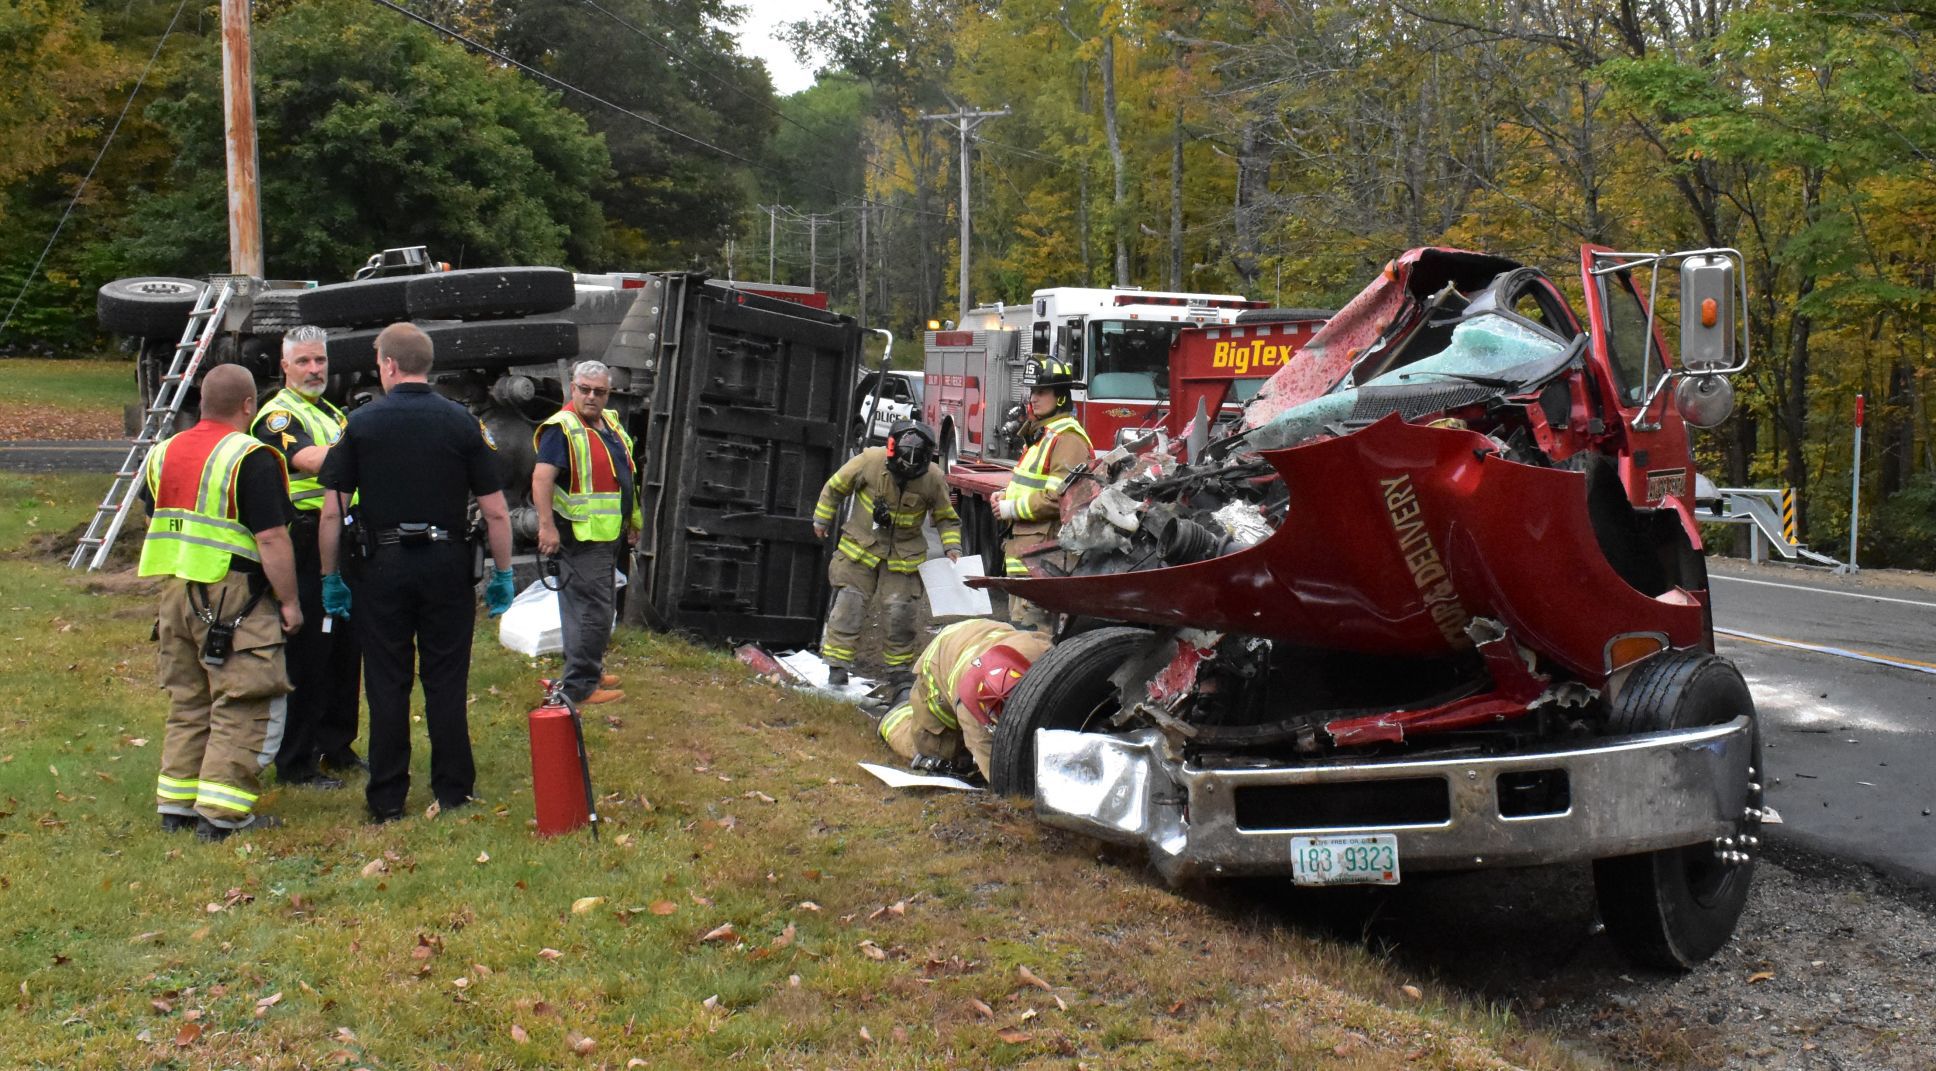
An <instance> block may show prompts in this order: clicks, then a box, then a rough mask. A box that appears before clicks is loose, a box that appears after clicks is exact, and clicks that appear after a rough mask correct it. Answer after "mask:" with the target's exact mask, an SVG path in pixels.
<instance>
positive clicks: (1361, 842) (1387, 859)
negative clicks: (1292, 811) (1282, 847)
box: [1291, 833, 1398, 885]
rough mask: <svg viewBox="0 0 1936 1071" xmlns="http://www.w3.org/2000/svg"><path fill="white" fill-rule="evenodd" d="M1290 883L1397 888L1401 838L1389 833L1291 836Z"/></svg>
mask: <svg viewBox="0 0 1936 1071" xmlns="http://www.w3.org/2000/svg"><path fill="white" fill-rule="evenodd" d="M1291 880H1292V881H1293V882H1295V883H1296V884H1298V885H1396V884H1398V838H1397V837H1396V836H1393V835H1392V834H1390V833H1338V834H1332V835H1330V836H1323V837H1292V838H1291Z"/></svg>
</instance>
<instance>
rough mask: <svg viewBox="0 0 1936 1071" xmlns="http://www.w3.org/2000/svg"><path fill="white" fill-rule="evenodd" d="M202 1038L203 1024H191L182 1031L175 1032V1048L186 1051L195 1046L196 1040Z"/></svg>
mask: <svg viewBox="0 0 1936 1071" xmlns="http://www.w3.org/2000/svg"><path fill="white" fill-rule="evenodd" d="M201 1036H202V1024H200V1023H189V1024H187V1025H185V1026H183V1027H182V1028H181V1029H180V1030H177V1031H175V1047H176V1048H181V1049H185V1048H187V1047H189V1046H190V1045H193V1044H195V1039H196V1038H198V1037H201Z"/></svg>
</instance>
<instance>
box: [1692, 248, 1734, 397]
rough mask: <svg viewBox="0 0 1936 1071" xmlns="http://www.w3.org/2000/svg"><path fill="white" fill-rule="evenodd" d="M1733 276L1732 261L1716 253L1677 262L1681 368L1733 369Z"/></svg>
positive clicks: (1694, 370) (1693, 370) (1696, 370)
mask: <svg viewBox="0 0 1936 1071" xmlns="http://www.w3.org/2000/svg"><path fill="white" fill-rule="evenodd" d="M1734 273H1735V267H1734V261H1733V260H1732V259H1730V258H1728V257H1725V256H1720V255H1717V254H1712V253H1708V254H1701V255H1698V256H1690V257H1688V258H1687V259H1686V260H1683V261H1681V367H1683V368H1685V369H1687V370H1688V371H1690V372H1698V371H1699V370H1700V369H1702V368H1732V367H1733V366H1734V363H1735V361H1734V347H1735V338H1736V334H1737V332H1736V330H1735V312H1736V310H1735V295H1736V293H1737V290H1736V285H1735V274H1734ZM1688 423H1690V424H1691V423H1694V421H1693V419H1692V418H1689V420H1688ZM1699 426H1700V427H1708V426H1709V425H1706V424H1702V425H1699Z"/></svg>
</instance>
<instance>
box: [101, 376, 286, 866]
mask: <svg viewBox="0 0 1936 1071" xmlns="http://www.w3.org/2000/svg"><path fill="white" fill-rule="evenodd" d="M254 416H255V379H254V377H252V376H251V375H249V372H248V369H246V368H243V367H242V366H240V365H233V364H229V365H220V366H218V367H216V368H213V369H211V370H210V371H209V373H208V375H207V376H206V377H205V378H204V379H203V381H202V420H201V422H200V423H198V424H196V425H195V426H194V427H192V428H190V429H188V430H187V431H184V432H182V433H180V434H178V435H175V436H172V437H171V438H169V439H168V440H166V441H165V442H162V443H161V444H159V445H157V446H156V447H155V448H154V450H153V451H152V452H151V453H149V455H148V460H147V464H146V471H145V479H144V481H143V486H142V497H143V500H144V501H145V502H146V503H147V504H148V506H149V509H150V510H151V511H152V512H151V517H150V519H149V522H148V534H147V537H146V538H145V539H144V540H143V541H142V544H141V564H140V566H139V572H140V575H142V576H154V577H161V578H163V580H162V589H161V607H160V614H159V618H158V620H157V622H156V625H155V635H156V638H157V639H158V640H159V641H160V659H159V662H160V670H161V686H162V687H163V688H164V689H166V690H167V692H168V723H167V728H166V729H165V731H164V733H163V736H162V746H161V776H160V777H159V778H158V779H157V781H156V786H155V809H156V810H158V811H160V812H161V827H162V828H163V829H167V830H186V829H193V830H195V834H196V836H197V837H199V838H200V839H202V840H210V841H213V840H221V839H223V838H225V837H227V836H229V835H230V834H232V833H235V832H236V831H238V830H243V829H252V828H262V827H268V826H275V825H280V824H281V821H280V820H279V819H276V818H275V817H273V816H270V815H259V814H257V813H256V810H255V807H256V801H257V799H258V798H259V796H260V794H261V792H262V781H261V776H262V770H263V768H264V767H266V766H268V765H269V760H271V759H272V758H274V757H275V754H276V749H277V747H278V746H279V745H280V743H281V740H282V730H283V719H284V715H285V699H284V697H285V696H287V695H288V693H289V675H288V673H287V672H286V671H285V670H284V667H283V644H284V641H285V638H286V637H287V636H289V635H293V634H294V633H296V632H298V631H299V630H300V629H301V628H302V624H303V616H302V609H301V601H300V599H299V598H298V596H297V585H296V563H295V555H294V554H293V552H292V551H291V549H290V541H289V532H288V530H287V529H286V528H285V527H284V526H285V525H287V524H288V523H289V521H290V519H291V514H292V513H293V512H294V511H293V510H292V509H291V507H290V504H289V477H288V474H287V473H286V472H285V471H284V469H283V467H282V458H281V455H279V454H278V453H276V451H274V450H272V449H270V448H268V447H266V446H264V445H263V444H261V443H259V442H257V441H256V440H255V439H254V438H253V437H251V436H249V435H248V434H246V433H245V429H247V428H248V426H249V422H250V419H251V418H252V417H254ZM272 593H273V595H272Z"/></svg>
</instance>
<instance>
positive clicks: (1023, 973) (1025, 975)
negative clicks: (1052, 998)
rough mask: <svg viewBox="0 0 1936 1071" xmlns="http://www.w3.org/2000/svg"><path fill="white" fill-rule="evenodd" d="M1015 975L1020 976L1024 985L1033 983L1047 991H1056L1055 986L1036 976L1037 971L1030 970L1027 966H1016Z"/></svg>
mask: <svg viewBox="0 0 1936 1071" xmlns="http://www.w3.org/2000/svg"><path fill="white" fill-rule="evenodd" d="M1015 977H1017V978H1020V979H1021V980H1022V983H1023V984H1024V985H1032V986H1034V987H1035V988H1037V989H1040V990H1042V991H1043V992H1045V993H1053V992H1055V987H1054V986H1052V985H1050V984H1049V983H1047V982H1045V981H1043V980H1042V979H1040V978H1038V977H1036V975H1035V972H1034V971H1032V970H1029V969H1028V968H1027V967H1026V966H1017V967H1016V968H1015Z"/></svg>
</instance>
